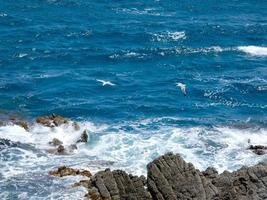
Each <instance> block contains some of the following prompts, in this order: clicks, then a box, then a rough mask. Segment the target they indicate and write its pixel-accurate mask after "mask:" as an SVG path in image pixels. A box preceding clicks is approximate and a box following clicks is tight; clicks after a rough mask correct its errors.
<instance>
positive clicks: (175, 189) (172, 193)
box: [147, 154, 218, 200]
mask: <svg viewBox="0 0 267 200" xmlns="http://www.w3.org/2000/svg"><path fill="white" fill-rule="evenodd" d="M147 169H148V180H147V184H148V190H149V191H150V192H151V194H152V196H153V199H159V200H161V199H162V200H168V199H215V197H216V196H218V189H217V188H216V187H215V186H214V185H213V184H212V183H211V181H210V180H209V179H207V178H206V177H205V176H204V175H203V174H202V173H201V172H200V171H199V170H197V169H195V168H194V166H193V165H192V164H191V163H186V162H185V161H184V160H183V159H182V158H181V157H180V156H178V155H173V154H166V155H164V156H161V157H159V158H158V159H156V160H154V161H153V162H151V163H149V164H148V166H147Z"/></svg>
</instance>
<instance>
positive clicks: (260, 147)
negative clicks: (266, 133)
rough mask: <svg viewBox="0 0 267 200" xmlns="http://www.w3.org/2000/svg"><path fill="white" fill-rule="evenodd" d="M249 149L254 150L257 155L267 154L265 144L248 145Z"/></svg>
mask: <svg viewBox="0 0 267 200" xmlns="http://www.w3.org/2000/svg"><path fill="white" fill-rule="evenodd" d="M248 149H249V150H252V152H254V153H255V154H257V155H264V154H267V146H263V145H250V146H249V147H248Z"/></svg>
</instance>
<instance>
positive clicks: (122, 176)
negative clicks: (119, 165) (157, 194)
mask: <svg viewBox="0 0 267 200" xmlns="http://www.w3.org/2000/svg"><path fill="white" fill-rule="evenodd" d="M88 186H89V188H88V189H89V190H88V195H87V196H89V197H90V198H91V199H92V200H96V199H98V200H119V199H122V200H127V199H132V200H149V199H151V195H150V194H149V192H148V191H147V190H146V189H145V187H144V186H145V178H144V177H137V176H132V175H128V174H127V173H126V172H124V171H121V170H115V171H110V170H109V169H107V170H105V171H101V172H98V173H97V174H96V175H95V176H93V177H92V178H91V180H90V183H89V184H88Z"/></svg>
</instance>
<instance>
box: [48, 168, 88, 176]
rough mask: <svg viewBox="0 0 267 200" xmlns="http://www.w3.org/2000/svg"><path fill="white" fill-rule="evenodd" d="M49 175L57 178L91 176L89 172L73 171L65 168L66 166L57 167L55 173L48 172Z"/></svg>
mask: <svg viewBox="0 0 267 200" xmlns="http://www.w3.org/2000/svg"><path fill="white" fill-rule="evenodd" d="M49 175H51V176H58V177H63V176H77V175H79V176H86V177H90V176H92V174H91V172H89V171H88V170H79V169H73V168H70V167H66V166H62V167H59V168H58V169H57V170H55V171H50V172H49Z"/></svg>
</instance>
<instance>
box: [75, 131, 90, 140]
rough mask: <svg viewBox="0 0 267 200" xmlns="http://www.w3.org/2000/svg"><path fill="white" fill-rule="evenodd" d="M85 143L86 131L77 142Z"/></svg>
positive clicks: (86, 138)
mask: <svg viewBox="0 0 267 200" xmlns="http://www.w3.org/2000/svg"><path fill="white" fill-rule="evenodd" d="M87 141H88V135H87V131H86V130H84V131H83V133H82V134H81V137H80V139H79V140H78V141H77V142H87Z"/></svg>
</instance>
